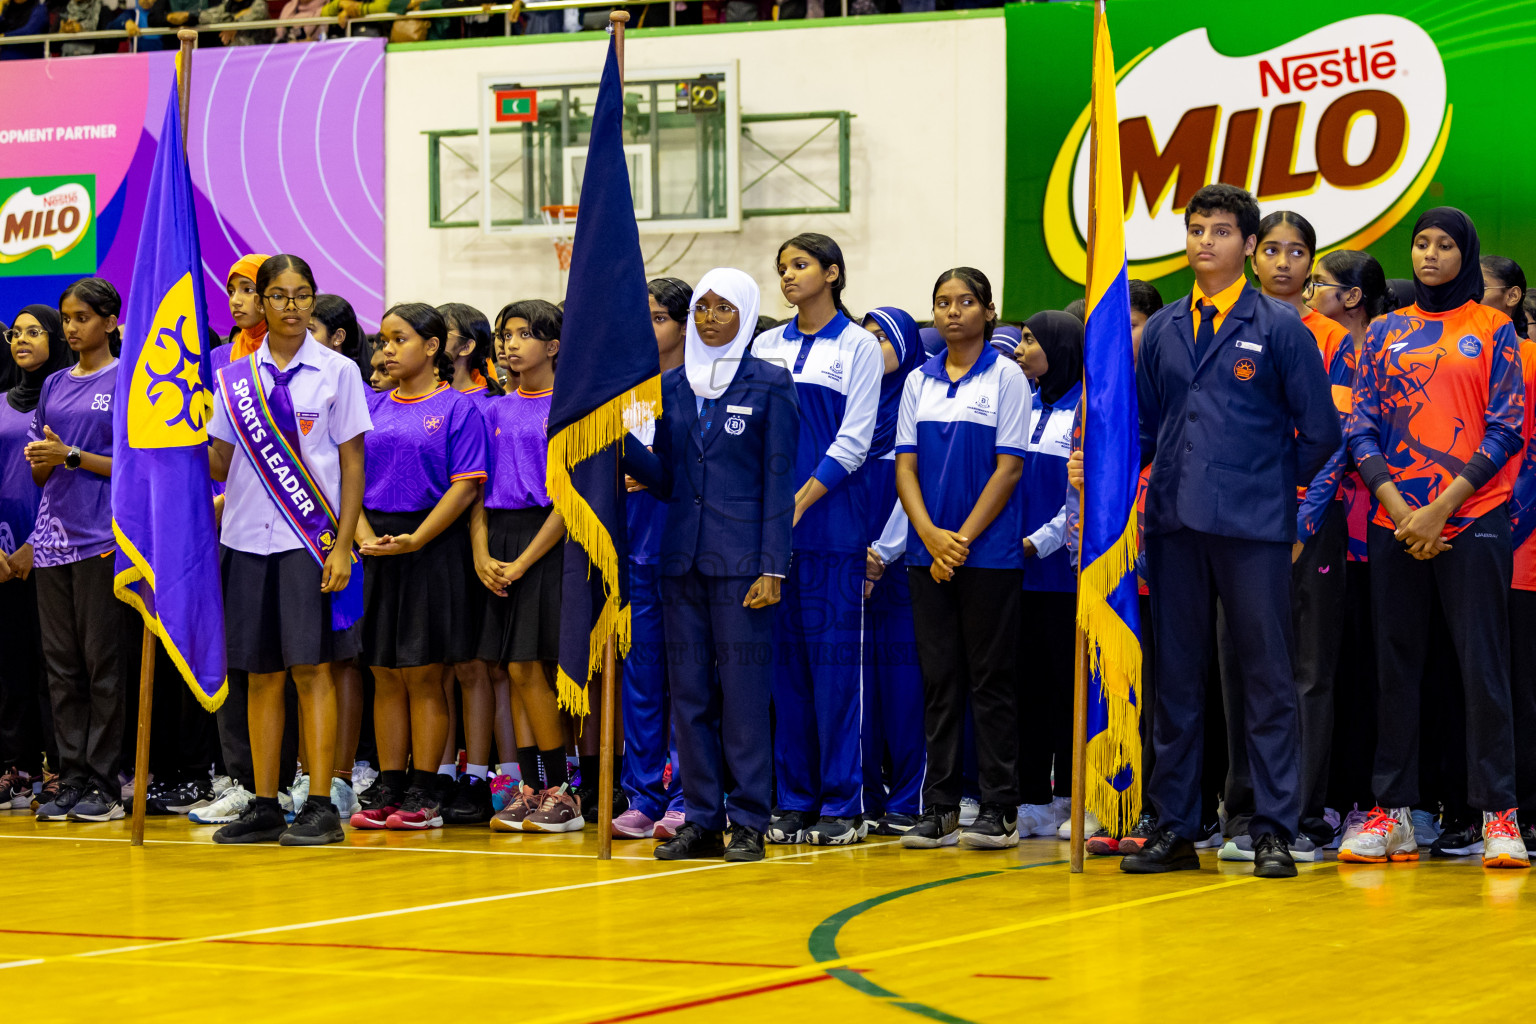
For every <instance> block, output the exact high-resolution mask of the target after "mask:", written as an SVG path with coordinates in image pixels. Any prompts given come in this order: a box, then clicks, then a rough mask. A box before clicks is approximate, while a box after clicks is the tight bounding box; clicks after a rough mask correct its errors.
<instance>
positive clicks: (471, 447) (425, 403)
mask: <svg viewBox="0 0 1536 1024" xmlns="http://www.w3.org/2000/svg"><path fill="white" fill-rule="evenodd" d="M477 405H478V403H476V402H475V400H474V399H473V398H470V397H469V396H468V395H465V394H463V393H462V392H458V391H455V390H453V388H451V387H450V386H448V385H447V384H439V385H438V387H437V390H435V391H433V392H431V393H430V394H426V395H422V396H420V397H419V398H400V397H399V396H398V395H397V394H396V392H394V391H391V392H389V393H388V394H384V395H378V396H377V397H375V398H374V399H373V401H372V402H371V403H370V406H371V409H370V411H371V412H372V414H373V432H372V433H370V434H369V435H368V439H367V441H365V442H364V445H363V449H364V452H365V453H366V462H365V463H364V466H363V475H364V478H365V479H366V480H367V481H368V485H367V489H366V490H364V492H363V506H364V507H365V508H371V509H374V510H376V511H379V512H422V511H426V510H428V509H430V508H432V506H434V505H436V504H437V502H438V499H439V498H441V497H442V496H443V494H444V493H445V492H446V491H447V490H448V488H449V487H451V486H452V485H453V484H454V483H455V482H456V481H459V480H484V479H485V417H484V416H482V415H480V410H479V408H478V407H477Z"/></svg>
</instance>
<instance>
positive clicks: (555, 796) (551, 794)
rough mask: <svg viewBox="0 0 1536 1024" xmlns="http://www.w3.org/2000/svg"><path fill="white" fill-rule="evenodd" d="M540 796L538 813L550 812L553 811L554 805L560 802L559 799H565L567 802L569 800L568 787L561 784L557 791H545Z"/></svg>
mask: <svg viewBox="0 0 1536 1024" xmlns="http://www.w3.org/2000/svg"><path fill="white" fill-rule="evenodd" d="M540 796H541V799H540V800H539V812H540V813H543V812H544V811H552V810H554V809H555V805H556V804H558V803H559V802H560V798H561V797H565V798H566V799H567V800H570V799H571V796H570V787H569V785H568V784H566V783H562V784H561V785H560V786H559V788H557V789H546V790H545V791H544V792H543V793H542V794H540Z"/></svg>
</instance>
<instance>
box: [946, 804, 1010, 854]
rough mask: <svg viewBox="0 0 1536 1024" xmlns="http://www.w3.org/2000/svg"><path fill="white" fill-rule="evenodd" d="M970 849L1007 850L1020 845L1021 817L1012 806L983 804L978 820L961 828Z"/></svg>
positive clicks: (964, 845)
mask: <svg viewBox="0 0 1536 1024" xmlns="http://www.w3.org/2000/svg"><path fill="white" fill-rule="evenodd" d="M960 845H961V846H963V847H965V848H966V849H968V850H1006V849H1009V848H1010V847H1014V846H1018V845H1019V817H1018V812H1017V811H1016V810H1015V809H1014V808H1012V807H1003V806H1001V805H999V804H982V805H981V811H980V812H979V813H977V815H976V820H975V821H974V822H972V823H971V824H969V825H967V826H966V827H965V828H963V829H961V830H960Z"/></svg>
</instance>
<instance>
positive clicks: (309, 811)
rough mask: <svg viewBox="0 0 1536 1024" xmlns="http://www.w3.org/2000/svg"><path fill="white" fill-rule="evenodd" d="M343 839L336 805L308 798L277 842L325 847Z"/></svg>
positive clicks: (289, 844)
mask: <svg viewBox="0 0 1536 1024" xmlns="http://www.w3.org/2000/svg"><path fill="white" fill-rule="evenodd" d="M215 838H217V837H215ZM345 838H347V834H346V833H345V832H343V831H342V830H341V815H340V814H338V813H337V811H336V805H335V804H333V803H331V802H330V801H329V800H326V801H323V802H322V801H320V800H316V799H315V798H314V797H310V798H309V799H308V800H306V801H304V806H303V807H301V808H299V813H298V814H297V815H295V816H294V819H293V824H292V825H289V826H288V828H287V829H285V830H284V832H283V834H282V835H281V836H279V837H278V840H277V842H278V844H279V845H280V846H325V845H327V844H329V843H339V842H341V841H342V840H343V839H345Z"/></svg>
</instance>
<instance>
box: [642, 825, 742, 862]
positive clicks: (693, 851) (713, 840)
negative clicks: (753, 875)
mask: <svg viewBox="0 0 1536 1024" xmlns="http://www.w3.org/2000/svg"><path fill="white" fill-rule="evenodd" d="M724 853H725V844H724V842H723V841H722V840H721V838H720V833H719V832H711V831H710V830H708V829H704V828H700V827H699V826H697V825H695V824H694V823H693V822H691V821H685V822H683V824H682V826H681V827H680V828H678V830H677V835H675V836H673V837H672V838H671V839H668V840H667V841H666V842H664V843H661V844H660V845H658V846H657V847H656V859H657V860H696V859H698V858H702V857H719V856H721V855H722V854H724Z"/></svg>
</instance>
